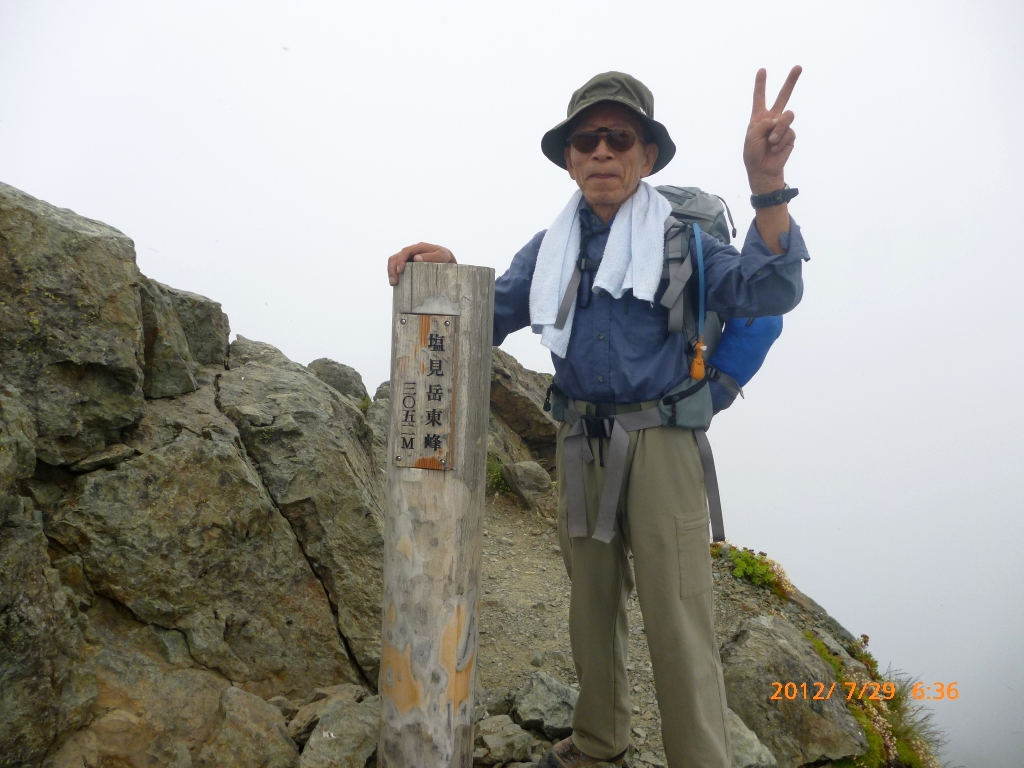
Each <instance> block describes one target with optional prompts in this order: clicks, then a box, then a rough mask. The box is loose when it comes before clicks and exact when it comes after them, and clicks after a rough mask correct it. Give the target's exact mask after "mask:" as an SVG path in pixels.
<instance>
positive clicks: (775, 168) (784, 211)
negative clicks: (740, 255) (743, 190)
mask: <svg viewBox="0 0 1024 768" xmlns="http://www.w3.org/2000/svg"><path fill="white" fill-rule="evenodd" d="M802 71H803V68H802V67H800V66H796V67H793V69H791V70H790V71H789V77H787V78H786V82H785V83H783V84H782V89H781V90H780V91H779V95H778V97H777V98H776V99H775V103H774V104H773V105H772V107H771V109H768V108H767V107H766V106H765V98H764V91H765V82H766V80H767V79H768V73H767V72H766V71H765V70H764V69H759V70H758V71H757V75H756V77H755V78H754V104H753V108H752V109H751V111H750V125H748V126H747V135H746V138H745V140H744V142H743V164H744V165H745V166H746V167H747V178H748V179H749V181H750V191H751V192H753V193H754V194H755V195H763V194H766V193H768V192H774V191H775V190H777V189H782V187H784V186H785V184H786V179H785V173H784V170H785V167H786V161H787V160H789V156H790V155H791V154H792V152H793V145H794V143H795V142H796V132H795V131H794V130H793V119H794V118H795V117H796V115H794V114H793V111H792V110H786V104H787V103H788V102H789V97H790V96H792V95H793V89H794V88H795V87H796V81H797V80H798V79H799V78H800V73H801V72H802ZM756 220H757V231H758V232H760V234H761V238H762V239H763V240H764V242H765V244H766V245H767V246H768V247H769V248H770V249H771V250H772V252H773V253H781V252H782V245H781V243H780V241H779V236H780V235H781V234H782V233H783V232H788V231H789V207H788V206H787V205H785V204H783V205H773V206H771V207H770V208H759V209H758V210H757V213H756Z"/></svg>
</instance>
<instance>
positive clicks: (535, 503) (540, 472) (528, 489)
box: [501, 461, 558, 518]
mask: <svg viewBox="0 0 1024 768" xmlns="http://www.w3.org/2000/svg"><path fill="white" fill-rule="evenodd" d="M501 476H502V478H504V480H505V482H506V483H508V487H509V488H511V489H512V493H514V494H515V495H516V497H517V498H518V499H519V501H520V502H521V503H522V505H523V506H524V507H525V508H526V509H530V510H533V511H535V512H540V513H541V514H543V515H546V516H547V517H552V518H553V517H554V516H555V510H556V507H557V506H558V496H557V494H556V492H555V486H554V484H553V483H552V482H551V476H550V475H549V474H548V473H547V472H545V471H544V468H543V467H541V465H540V464H538V463H537V462H536V461H520V462H516V463H515V464H505V465H503V466H502V468H501Z"/></svg>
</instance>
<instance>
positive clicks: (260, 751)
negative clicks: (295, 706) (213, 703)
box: [194, 686, 299, 768]
mask: <svg viewBox="0 0 1024 768" xmlns="http://www.w3.org/2000/svg"><path fill="white" fill-rule="evenodd" d="M218 714H219V715H220V722H219V723H218V728H217V731H216V733H215V734H214V736H213V737H212V738H211V739H210V741H209V742H208V743H207V744H206V746H205V747H203V750H202V751H201V752H200V753H199V756H198V757H197V758H196V760H195V762H194V765H195V767H196V768H254V767H255V766H258V767H259V768H296V767H297V766H298V764H299V750H298V749H297V748H296V746H295V743H294V742H293V741H292V740H291V739H289V738H288V735H287V734H286V733H285V727H284V717H283V716H282V715H281V713H280V712H279V711H278V710H277V708H276V707H274V706H273V705H271V704H268V703H267V702H265V701H264V700H263V699H261V698H259V697H258V696H253V695H252V694H251V693H246V692H245V691H243V690H241V689H240V688H235V687H234V686H231V687H229V688H225V689H224V692H223V693H222V694H221V696H220V711H219V713H218Z"/></svg>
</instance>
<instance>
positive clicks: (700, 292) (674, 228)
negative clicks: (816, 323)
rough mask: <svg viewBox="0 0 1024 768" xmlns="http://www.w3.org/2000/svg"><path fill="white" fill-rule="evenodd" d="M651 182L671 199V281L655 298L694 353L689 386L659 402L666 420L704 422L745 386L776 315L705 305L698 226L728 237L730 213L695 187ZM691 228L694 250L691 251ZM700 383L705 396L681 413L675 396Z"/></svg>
mask: <svg viewBox="0 0 1024 768" xmlns="http://www.w3.org/2000/svg"><path fill="white" fill-rule="evenodd" d="M656 189H657V190H658V192H660V193H661V194H662V196H663V197H665V198H666V199H667V200H668V201H669V202H670V203H671V204H672V213H671V215H670V216H669V219H668V221H666V223H665V269H664V273H663V276H664V277H665V278H666V279H668V281H669V286H668V288H667V289H666V291H665V294H664V295H663V296H662V299H661V305H662V306H664V307H665V308H666V309H668V311H669V318H668V329H669V331H673V332H678V333H683V334H685V336H686V342H687V344H686V346H687V352H688V354H690V355H691V357H692V359H693V364H692V365H691V369H690V380H688V381H689V385H688V383H687V382H683V383H682V385H680V387H679V388H678V389H679V391H678V392H675V391H673V392H670V393H669V394H668V395H666V399H668V400H671V401H672V402H669V403H665V405H666V406H669V407H668V409H667V411H668V412H667V413H666V414H665V417H666V418H665V422H666V424H672V425H675V424H680V425H682V426H692V427H693V428H705V429H706V428H707V426H708V425H709V424H710V420H711V417H712V416H713V415H714V414H716V413H718V412H719V411H722V410H725V409H726V408H728V407H729V406H730V405H732V403H733V401H734V400H735V399H736V396H737V395H740V396H742V395H743V387H744V386H745V385H746V384H747V382H749V381H750V380H751V379H752V378H753V377H754V374H755V373H757V371H758V370H759V369H760V367H761V365H762V364H763V363H764V360H765V357H766V356H767V354H768V350H769V349H770V348H771V346H772V344H773V343H774V342H775V340H776V339H777V338H778V337H779V335H780V334H781V333H782V318H781V317H779V316H774V317H758V318H749V319H748V318H731V319H729V320H727V321H724V322H723V321H722V319H721V318H720V317H719V316H718V314H717V313H716V312H705V311H704V273H703V267H704V263H703V261H704V259H703V256H704V254H703V248H702V247H701V244H700V235H699V232H701V231H704V232H707V233H709V234H710V235H712V236H713V237H715V238H717V239H718V240H721V241H722V242H723V243H729V242H731V237H735V236H736V226H735V224H733V220H732V212H731V211H730V210H729V206H728V205H727V204H726V203H725V201H724V200H723V199H722V198H721V197H718V196H717V195H710V194H708V193H707V192H704V191H703V190H701V189H698V188H697V187H674V186H668V185H663V186H659V187H657V188H656ZM727 222H728V223H727ZM691 233H693V234H694V243H695V245H696V248H695V249H694V250H695V251H696V253H695V254H690V253H689V240H690V235H691ZM730 236H731V237H730ZM695 271H696V279H695V280H694V279H692V278H693V277H694V272H695ZM705 385H707V389H708V390H709V391H708V393H707V395H708V397H705V398H702V399H700V401H699V402H693V403H689V404H687V405H688V411H689V412H690V413H689V414H688V415H686V416H681V415H680V413H679V410H680V406H679V403H680V401H681V400H683V399H685V398H687V397H690V396H691V395H695V394H696V393H697V392H698V391H699V390H700V388H702V387H704V386H705ZM673 406H674V408H673ZM709 409H710V413H708V410H709ZM686 422H689V423H686Z"/></svg>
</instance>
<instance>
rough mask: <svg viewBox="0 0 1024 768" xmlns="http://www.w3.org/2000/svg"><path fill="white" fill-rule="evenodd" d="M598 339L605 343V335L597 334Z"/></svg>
mask: <svg viewBox="0 0 1024 768" xmlns="http://www.w3.org/2000/svg"><path fill="white" fill-rule="evenodd" d="M597 338H599V339H601V340H602V341H603V340H604V334H603V333H599V334H597Z"/></svg>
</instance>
